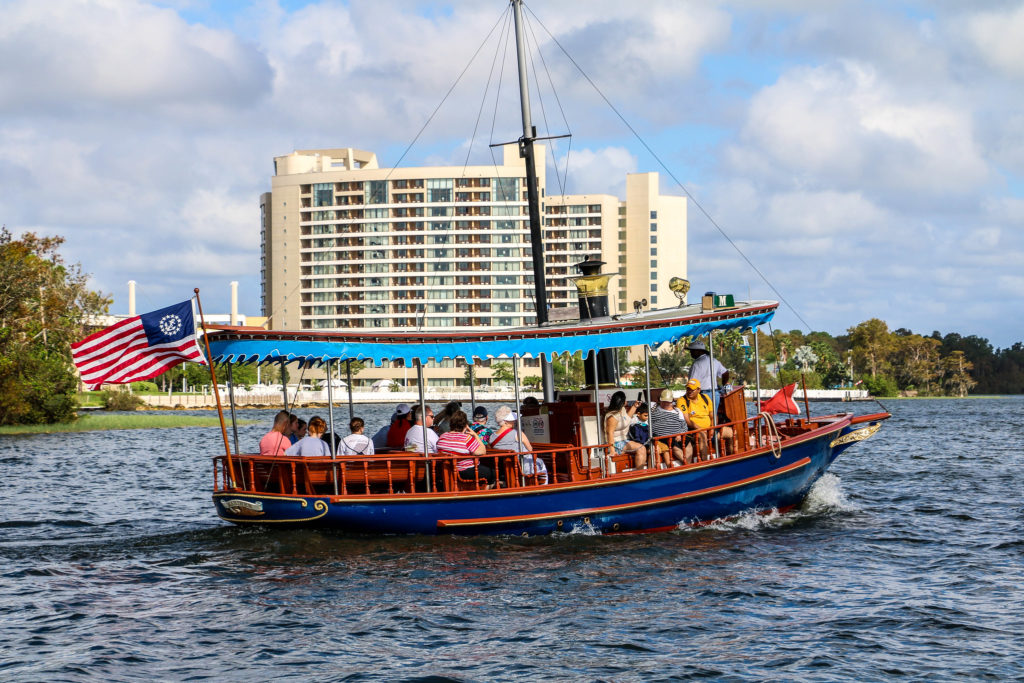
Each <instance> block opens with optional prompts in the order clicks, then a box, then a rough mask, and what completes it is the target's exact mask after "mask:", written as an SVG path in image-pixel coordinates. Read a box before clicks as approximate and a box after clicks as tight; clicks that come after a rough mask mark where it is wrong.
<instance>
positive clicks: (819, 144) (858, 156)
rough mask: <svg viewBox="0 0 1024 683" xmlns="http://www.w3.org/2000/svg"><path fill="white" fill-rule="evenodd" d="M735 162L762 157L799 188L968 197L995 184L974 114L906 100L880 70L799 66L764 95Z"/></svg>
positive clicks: (755, 106) (837, 65)
mask: <svg viewBox="0 0 1024 683" xmlns="http://www.w3.org/2000/svg"><path fill="white" fill-rule="evenodd" d="M742 140H743V142H744V146H743V147H737V148H735V149H734V150H733V151H732V157H733V161H734V165H737V166H738V165H740V164H745V162H746V161H747V160H748V159H751V158H753V159H758V158H761V164H762V166H763V168H764V169H765V171H766V172H769V173H771V174H773V175H777V176H779V177H781V178H782V179H783V180H782V182H785V180H786V179H793V180H796V181H797V182H807V183H814V184H819V185H825V186H829V185H830V186H835V187H843V188H855V187H861V188H863V187H867V188H874V189H875V190H878V191H883V192H886V193H892V194H898V193H900V192H908V191H910V192H924V193H928V194H932V195H938V194H949V193H952V194H961V193H965V192H969V191H971V190H974V189H975V188H977V187H978V186H980V185H981V184H982V183H984V182H985V181H986V180H988V173H989V171H988V167H987V164H986V162H985V160H984V158H983V157H982V156H981V153H980V150H979V148H978V146H977V144H976V142H975V140H974V134H973V129H972V121H971V116H970V114H969V113H968V112H965V111H962V110H959V109H957V108H955V107H953V106H951V105H948V104H946V103H944V102H942V101H939V100H932V101H927V100H925V101H921V100H919V99H917V98H914V97H904V96H902V95H901V93H900V91H899V90H897V89H895V88H893V87H891V86H890V85H889V84H888V83H886V82H884V80H883V79H882V78H881V77H880V76H879V74H878V73H877V71H876V70H875V69H874V68H873V67H871V66H870V65H865V64H859V63H853V62H848V61H846V62H839V63H833V64H829V65H825V66H819V67H812V68H809V67H798V68H794V69H791V70H790V71H788V72H786V73H785V74H783V75H782V77H781V78H779V80H778V82H776V83H775V84H773V85H771V86H769V87H766V88H764V89H763V90H762V91H761V92H760V93H758V94H757V95H756V96H755V97H754V98H753V100H752V101H751V105H750V112H749V115H748V118H747V122H746V124H745V126H744V128H743V133H742Z"/></svg>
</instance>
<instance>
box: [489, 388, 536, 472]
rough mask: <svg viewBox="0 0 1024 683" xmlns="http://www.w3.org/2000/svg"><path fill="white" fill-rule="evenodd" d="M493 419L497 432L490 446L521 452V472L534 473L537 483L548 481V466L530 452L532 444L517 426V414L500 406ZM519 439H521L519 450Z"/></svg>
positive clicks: (500, 449) (496, 448)
mask: <svg viewBox="0 0 1024 683" xmlns="http://www.w3.org/2000/svg"><path fill="white" fill-rule="evenodd" d="M494 420H495V422H497V423H498V433H497V434H495V435H494V438H493V439H492V440H491V448H493V449H495V450H499V451H517V452H521V453H522V454H521V455H520V456H519V460H520V465H521V467H522V469H523V474H526V475H533V474H536V475H537V482H538V483H540V484H546V483H548V466H547V465H545V464H544V461H543V460H541V459H540V458H538V457H536V456H535V455H534V454H533V453H532V452H531V451H533V444H532V443H530V440H529V439H528V438H526V435H525V434H523V433H522V432H521V431H520V430H519V428H518V424H517V423H518V422H519V416H518V415H517V414H516V413H515V412H514V411H513V410H512V409H511V408H509V407H508V406H501V407H500V408H498V409H497V410H496V411H494ZM520 440H522V450H521V451H520Z"/></svg>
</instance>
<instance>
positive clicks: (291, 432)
mask: <svg viewBox="0 0 1024 683" xmlns="http://www.w3.org/2000/svg"><path fill="white" fill-rule="evenodd" d="M297 431H299V416H298V415H296V414H295V413H288V429H287V430H285V436H287V437H288V440H289V441H291V442H292V445H293V446H294V445H295V442H296V441H298V440H299V437H298V436H297V435H296V434H295V433H296V432H297Z"/></svg>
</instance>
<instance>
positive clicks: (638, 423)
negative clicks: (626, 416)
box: [626, 403, 672, 467]
mask: <svg viewBox="0 0 1024 683" xmlns="http://www.w3.org/2000/svg"><path fill="white" fill-rule="evenodd" d="M650 416H651V414H650V409H649V408H648V407H647V404H646V403H640V405H639V406H637V409H636V417H634V418H633V423H632V424H631V425H629V433H628V434H627V435H626V436H627V438H628V439H629V440H630V441H633V442H634V443H639V444H643V445H644V447H645V448H647V447H648V446H647V444H648V443H650V441H651V426H650V423H649V422H648V419H649V418H650ZM657 459H658V458H657V457H655V460H657ZM671 460H672V459H671V458H668V462H665V461H662V462H661V463H660V464H663V465H665V466H666V467H671V466H672V462H671Z"/></svg>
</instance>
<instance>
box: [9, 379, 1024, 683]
mask: <svg viewBox="0 0 1024 683" xmlns="http://www.w3.org/2000/svg"><path fill="white" fill-rule="evenodd" d="M850 405H851V404H834V405H829V404H816V405H815V406H812V408H814V412H837V411H841V410H844V409H848V408H849V407H850ZM854 407H855V408H856V409H857V410H858V411H860V412H871V411H873V410H875V409H876V408H875V406H874V405H873V404H871V405H868V404H854ZM888 407H889V408H890V409H891V410H892V412H893V413H894V415H895V417H894V418H893V419H892V420H890V421H889V422H888V423H886V424H885V426H884V427H883V429H882V430H881V431H880V432H879V433H878V434H876V435H875V436H874V437H873V438H872V439H871V440H869V441H867V442H865V443H863V444H859V445H858V446H856V447H855V448H853V449H851V450H850V451H847V453H846V454H844V455H843V456H842V457H841V458H840V459H839V460H838V461H837V463H836V465H835V467H834V468H833V470H832V474H829V475H827V476H826V477H825V478H824V479H823V480H822V481H821V482H819V484H818V485H817V486H816V487H815V489H814V490H813V492H812V494H811V496H810V498H809V499H808V501H807V503H806V504H805V506H804V507H803V509H802V510H800V511H799V512H796V513H793V514H788V515H781V516H780V515H769V516H766V517H756V516H747V517H742V518H740V519H738V520H733V521H730V522H725V523H718V524H714V525H711V526H709V527H706V528H701V529H696V530H692V529H686V530H680V531H677V532H674V533H667V534H655V535H647V536H639V537H600V536H587V535H566V536H562V537H559V538H542V539H519V538H497V539H494V538H483V539H460V538H449V537H440V538H432V537H431V538H428V537H406V538H379V539H359V538H345V537H341V536H337V535H333V534H330V533H323V532H313V531H282V530H271V531H258V530H252V529H237V528H234V527H232V526H228V525H226V524H225V523H222V522H221V521H219V520H218V519H217V517H216V516H215V514H214V510H213V507H212V503H211V501H210V495H209V489H210V487H211V486H212V468H211V465H210V455H212V454H215V453H216V452H217V451H218V449H219V448H220V443H221V441H220V435H219V430H213V429H206V428H190V429H166V430H138V431H122V432H108V433H86V434H72V435H39V436H27V437H4V436H0V480H2V481H3V482H4V484H3V487H2V489H0V679H4V680H33V681H36V680H81V679H86V678H102V679H106V680H137V679H139V678H153V679H158V680H168V679H170V680H179V679H226V680H243V679H244V680H268V679H271V678H274V679H279V678H285V679H288V678H290V679H296V680H307V679H313V678H322V679H327V680H342V679H343V680H428V679H454V680H496V679H500V680H508V679H537V678H547V679H575V680H595V679H597V680H631V679H632V680H636V679H644V680H649V679H667V678H689V677H706V676H712V677H726V678H735V679H778V678H786V679H799V680H835V679H837V678H838V679H850V678H859V679H865V680H877V679H880V678H892V677H896V676H901V677H903V676H905V677H922V678H923V677H931V678H943V679H946V678H953V677H969V678H982V677H991V678H999V679H1009V678H1021V677H1024V665H1022V663H1021V654H1022V653H1024V617H1022V609H1021V605H1024V589H1022V586H1024V502H1022V500H1021V490H1022V486H1021V481H1022V477H1021V468H1022V465H1024V448H1022V446H1024V439H1022V438H1021V432H1020V429H1019V425H1020V424H1021V421H1022V420H1021V415H1022V414H1024V399H1021V398H1011V399H977V400H969V401H940V400H936V401H928V400H918V401H893V402H891V405H889V406H888ZM357 413H358V414H361V415H364V416H366V417H368V418H370V419H371V421H379V420H381V419H384V418H385V416H386V415H387V413H388V409H387V408H386V407H383V406H376V407H365V406H360V407H358V408H357ZM342 414H344V415H346V416H347V411H345V410H341V411H338V413H337V415H339V416H340V415H342ZM242 415H243V416H244V417H257V418H259V419H262V420H264V421H266V422H267V423H269V418H270V416H271V415H272V412H269V411H263V412H255V411H247V412H245V413H243V414H242ZM265 428H266V427H265V425H259V426H251V427H244V428H242V429H241V431H240V436H241V440H242V445H243V448H245V447H246V446H248V447H250V448H251V447H252V445H253V444H254V443H255V440H256V439H257V438H258V437H259V435H260V434H262V433H263V431H264V430H265Z"/></svg>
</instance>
